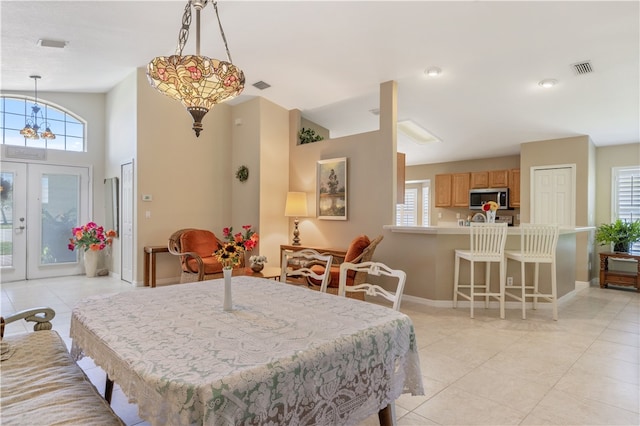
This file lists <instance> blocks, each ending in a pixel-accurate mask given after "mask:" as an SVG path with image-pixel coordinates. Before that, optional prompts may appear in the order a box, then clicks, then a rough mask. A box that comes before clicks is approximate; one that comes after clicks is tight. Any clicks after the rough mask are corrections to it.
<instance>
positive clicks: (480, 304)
mask: <svg viewBox="0 0 640 426" xmlns="http://www.w3.org/2000/svg"><path fill="white" fill-rule="evenodd" d="M588 287H589V283H588V282H586V281H576V284H575V289H574V290H572V291H570V292H569V293H567V294H565V295H564V296H562V297H560V298H559V299H558V305H562V304H564V303H567V301H569V300H571V299H573V298H574V297H575V296H576V294H577V293H578V292H579V291H580V290H583V289H585V288H588ZM402 300H403V301H407V302H413V303H417V304H420V305H425V306H430V307H432V308H453V300H432V299H425V298H423V297H417V296H410V295H408V294H405V295H403V296H402ZM470 304H471V302H470V301H468V300H464V299H463V300H460V299H458V307H459V308H468V307H469V305H470ZM473 306H474V307H477V308H484V301H482V300H476V301H475V303H474V305H473ZM532 307H533V302H527V304H526V308H527V309H531V308H532ZM489 308H490V309H498V308H500V304H499V303H498V301H497V300H495V299H492V300H490V301H489ZM521 308H522V304H521V303H520V302H519V301H517V300H512V301H507V302H506V303H505V309H521ZM551 308H552V306H551V303H549V302H547V301H546V300H539V303H538V309H551Z"/></svg>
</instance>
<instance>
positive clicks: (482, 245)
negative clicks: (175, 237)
mask: <svg viewBox="0 0 640 426" xmlns="http://www.w3.org/2000/svg"><path fill="white" fill-rule="evenodd" d="M469 235H470V248H469V250H456V252H455V256H456V257H455V270H454V277H453V307H454V308H456V307H457V306H458V296H460V297H462V298H464V299H467V300H469V302H470V306H471V312H470V316H471V318H473V305H474V303H475V298H476V297H484V298H485V308H488V307H489V297H493V298H495V299H498V301H499V302H500V318H502V319H504V308H505V302H504V300H505V296H504V287H505V279H506V277H505V275H506V270H507V268H506V265H507V262H506V260H505V258H504V246H505V243H506V242H507V224H506V223H471V228H470V232H469ZM460 259H465V260H468V261H469V264H470V265H469V270H470V283H469V284H460V283H459V279H460ZM476 262H483V263H485V264H486V265H485V278H484V284H477V283H476V282H475V276H474V275H475V274H474V272H475V271H474V270H475V263H476ZM493 262H496V263H499V265H500V289H499V291H498V292H495V291H493V292H492V291H491V288H490V287H491V263H493ZM478 288H479V289H482V291H477V290H476V289H478ZM460 289H469V294H466V293H465V292H462V291H460Z"/></svg>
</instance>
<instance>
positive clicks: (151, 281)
mask: <svg viewBox="0 0 640 426" xmlns="http://www.w3.org/2000/svg"><path fill="white" fill-rule="evenodd" d="M158 253H169V247H167V246H166V245H164V246H145V247H144V285H145V287H148V286H149V285H151V287H155V286H156V254H158Z"/></svg>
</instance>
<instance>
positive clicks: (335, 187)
mask: <svg viewBox="0 0 640 426" xmlns="http://www.w3.org/2000/svg"><path fill="white" fill-rule="evenodd" d="M347 189H348V186H347V158H346V157H342V158H332V159H329V160H320V161H318V177H317V186H316V206H317V210H318V219H326V220H347V200H348V197H347Z"/></svg>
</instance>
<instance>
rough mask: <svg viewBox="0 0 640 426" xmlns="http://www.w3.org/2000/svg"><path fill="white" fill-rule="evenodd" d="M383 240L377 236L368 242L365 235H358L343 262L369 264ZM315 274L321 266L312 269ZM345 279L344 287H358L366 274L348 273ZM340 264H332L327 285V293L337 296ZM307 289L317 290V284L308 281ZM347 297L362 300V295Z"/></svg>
mask: <svg viewBox="0 0 640 426" xmlns="http://www.w3.org/2000/svg"><path fill="white" fill-rule="evenodd" d="M383 238H384V236H383V235H378V236H377V237H376V238H374V239H373V240H369V238H368V237H367V236H366V235H360V236H358V237H356V238H354V239H353V241H351V244H349V248H348V249H347V253H346V254H345V257H344V262H349V263H355V264H357V263H362V262H369V261H371V259H372V257H373V253H374V252H375V250H376V247H377V246H378V244H380V241H382V239H383ZM342 263H343V262H342ZM313 269H314V271H316V273H321V271H322V266H316V267H313ZM347 274H348V275H347V278H346V280H347V281H346V285H348V286H352V285H358V284H362V283H364V282H365V280H366V279H367V273H366V272H365V271H348V272H347ZM340 276H341V274H340V264H332V265H331V268H330V271H329V284H328V285H327V293H331V294H338V287H339V283H340ZM309 287H311V288H312V289H316V290H318V289H319V288H318V283H317V282H314V281H312V280H309ZM347 297H352V298H355V299H360V300H364V294H363V293H348V294H347Z"/></svg>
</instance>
